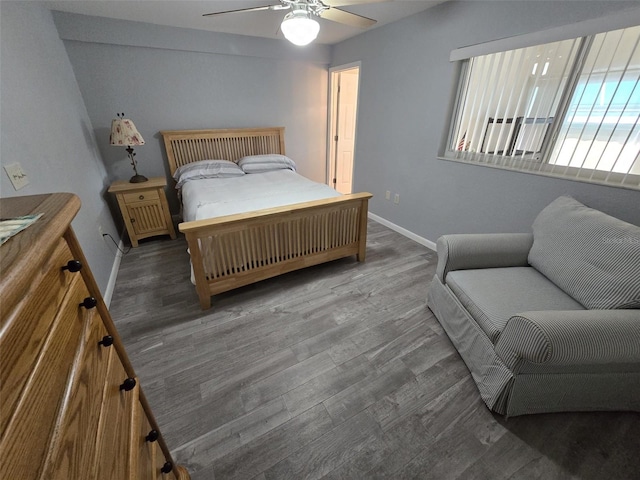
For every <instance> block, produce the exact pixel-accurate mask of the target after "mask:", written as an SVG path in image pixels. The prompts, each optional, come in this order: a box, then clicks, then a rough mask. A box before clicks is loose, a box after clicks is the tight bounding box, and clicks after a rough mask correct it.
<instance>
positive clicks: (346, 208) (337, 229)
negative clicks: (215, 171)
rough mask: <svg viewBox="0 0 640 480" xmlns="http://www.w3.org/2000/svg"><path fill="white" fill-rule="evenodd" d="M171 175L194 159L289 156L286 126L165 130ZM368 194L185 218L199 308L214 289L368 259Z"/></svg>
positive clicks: (181, 227) (207, 302) (182, 226)
mask: <svg viewBox="0 0 640 480" xmlns="http://www.w3.org/2000/svg"><path fill="white" fill-rule="evenodd" d="M160 133H161V134H162V137H163V138H164V144H165V148H166V151H167V160H168V162H169V169H170V171H171V174H172V175H173V173H174V172H175V170H176V169H177V168H178V167H180V166H182V165H186V164H188V163H191V162H196V161H199V160H206V159H224V160H231V161H233V162H237V161H238V160H239V159H240V158H242V157H244V156H246V155H260V154H266V153H279V154H282V155H284V153H285V149H284V128H283V127H269V128H249V129H225V130H170V131H169V130H168V131H162V132H160ZM371 196H372V195H371V194H370V193H355V194H351V195H342V196H340V197H333V198H328V199H324V200H315V201H311V202H303V203H296V204H292V205H286V206H283V207H275V208H268V209H264V210H257V211H253V212H247V213H241V214H236V215H228V216H224V217H217V218H212V219H206V220H197V221H192V222H184V223H181V224H180V225H179V226H178V228H179V230H180V231H181V232H182V233H184V234H185V236H186V239H187V243H188V245H189V251H190V253H191V264H192V266H193V274H194V277H195V284H196V291H197V292H198V297H199V299H200V306H201V307H202V309H207V308H209V307H211V295H215V294H218V293H222V292H226V291H229V290H232V289H234V288H238V287H242V286H244V285H249V284H251V283H254V282H258V281H260V280H264V279H267V278H270V277H274V276H276V275H280V274H283V273H287V272H291V271H294V270H298V269H300V268H305V267H309V266H311V265H317V264H319V263H324V262H328V261H331V260H335V259H338V258H342V257H348V256H350V255H356V258H357V259H358V261H360V262H363V261H364V260H365V249H366V243H367V211H368V201H369V198H371Z"/></svg>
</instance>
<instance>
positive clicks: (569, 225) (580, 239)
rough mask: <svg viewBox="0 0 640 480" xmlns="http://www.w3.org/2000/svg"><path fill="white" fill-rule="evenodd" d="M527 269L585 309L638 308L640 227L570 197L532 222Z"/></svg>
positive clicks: (559, 199)
mask: <svg viewBox="0 0 640 480" xmlns="http://www.w3.org/2000/svg"><path fill="white" fill-rule="evenodd" d="M529 264H530V265H532V266H533V267H535V268H536V269H537V270H538V271H540V272H541V273H542V274H544V275H545V276H546V277H547V278H549V279H550V280H551V281H552V282H553V283H555V284H556V285H557V286H558V287H560V288H561V289H562V290H564V291H565V292H566V293H568V294H569V295H571V296H572V297H573V298H574V299H576V300H577V301H579V302H580V303H581V304H582V305H584V306H585V307H586V308H588V309H611V308H640V227H636V226H635V225H631V224H630V223H626V222H623V221H622V220H618V219H617V218H614V217H611V216H609V215H607V214H605V213H602V212H599V211H598V210H594V209H592V208H589V207H586V206H585V205H583V204H582V203H580V202H578V201H576V200H574V199H573V198H571V197H567V196H564V197H560V198H558V199H556V200H555V201H553V202H552V203H551V204H550V205H549V206H547V207H546V208H545V209H544V210H542V212H540V214H539V215H538V217H537V218H536V220H535V221H534V223H533V246H532V247H531V250H530V251H529Z"/></svg>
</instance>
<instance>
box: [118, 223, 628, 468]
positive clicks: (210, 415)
mask: <svg viewBox="0 0 640 480" xmlns="http://www.w3.org/2000/svg"><path fill="white" fill-rule="evenodd" d="M435 264H436V254H435V253H434V252H432V251H430V250H428V249H427V248H425V247H423V246H421V245H419V244H417V243H415V242H413V241H411V240H409V239H407V238H405V237H403V236H401V235H400V234H398V233H396V232H393V231H392V230H389V229H388V228H386V227H383V226H381V225H379V224H377V223H375V222H371V221H370V222H369V242H368V250H367V261H366V262H365V263H363V264H360V263H357V262H356V261H355V259H352V258H349V259H343V260H338V261H335V262H332V263H329V264H325V265H320V266H317V267H311V268H308V269H306V270H303V271H299V272H294V273H290V274H287V275H284V276H281V277H278V278H274V279H271V280H267V281H264V282H261V283H259V284H257V285H253V286H249V287H245V288H242V289H239V290H237V291H234V292H230V293H227V294H222V295H219V296H217V297H214V300H213V307H212V309H211V310H209V311H201V310H200V308H199V304H198V299H197V296H196V294H195V290H194V287H193V285H192V284H191V283H190V281H189V259H188V255H187V252H186V243H185V242H184V239H182V238H179V239H178V240H174V241H171V240H169V239H168V238H166V237H164V238H163V237H158V238H155V239H150V240H148V241H143V242H141V244H140V247H138V248H136V249H132V250H131V251H130V252H129V253H128V254H127V255H126V256H125V257H124V258H123V261H122V264H121V267H120V272H119V274H118V280H117V282H116V288H115V292H114V296H113V300H112V303H111V312H112V314H113V317H114V319H115V320H116V324H117V326H118V328H119V331H120V333H121V335H122V337H123V340H124V343H125V345H126V347H127V350H128V353H129V355H130V357H131V361H132V363H133V365H134V367H135V368H136V370H137V373H138V375H139V377H140V380H141V384H142V387H143V389H144V391H145V393H146V395H147V397H148V399H149V402H150V403H151V406H152V408H153V410H154V413H155V415H156V417H157V420H158V422H159V423H160V426H161V428H162V431H163V434H164V436H165V438H166V440H167V442H168V444H169V446H170V448H172V452H173V454H174V456H175V459H176V461H178V462H180V463H182V464H184V465H185V466H186V467H187V468H188V469H189V471H190V473H191V475H192V479H193V480H213V479H214V478H215V479H216V480H223V479H230V478H246V479H251V478H256V479H262V480H266V479H294V480H302V479H320V478H323V479H376V478H387V479H405V478H419V479H431V478H433V479H481V480H489V479H507V478H509V479H545V480H552V479H571V478H576V479H577V478H580V479H605V480H613V479H621V480H622V479H624V480H627V479H629V480H630V479H639V478H640V414H636V413H611V412H609V413H607V412H596V413H563V414H546V415H530V416H522V417H513V418H509V419H505V418H504V417H502V416H499V415H495V414H492V413H491V412H489V411H488V410H487V408H486V407H485V405H484V404H483V403H482V401H481V399H480V396H479V395H478V391H477V390H476V387H475V384H474V383H473V381H472V380H471V377H470V375H469V372H468V370H467V368H466V366H465V364H464V363H463V361H462V360H461V359H460V357H459V356H458V354H457V352H456V351H455V349H454V348H453V346H452V345H451V343H450V342H449V340H448V338H447V336H446V334H445V333H444V332H443V330H442V328H441V327H440V325H439V323H438V321H437V320H436V319H435V317H434V316H433V314H432V313H431V312H430V310H429V309H428V308H427V306H426V293H427V289H428V286H429V281H430V279H431V277H432V276H433V274H434V271H435Z"/></svg>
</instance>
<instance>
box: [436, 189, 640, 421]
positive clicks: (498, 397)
mask: <svg viewBox="0 0 640 480" xmlns="http://www.w3.org/2000/svg"><path fill="white" fill-rule="evenodd" d="M532 230H533V233H523V234H471V235H445V236H443V237H441V238H439V239H438V266H437V270H436V275H435V277H434V278H433V281H432V283H431V286H430V288H429V293H428V306H429V308H431V310H432V311H433V312H434V314H435V315H436V317H437V318H438V320H439V321H440V323H441V324H442V326H443V328H444V330H445V331H446V332H447V335H448V336H449V338H450V339H451V341H452V342H453V344H454V345H455V347H456V348H457V350H458V352H459V353H460V355H461V357H462V358H463V360H464V361H465V363H466V364H467V367H468V368H469V370H470V371H471V375H472V376H473V379H474V380H475V382H476V384H477V386H478V389H479V391H480V395H481V397H482V399H483V400H484V402H485V403H486V404H487V406H488V407H489V408H490V409H491V410H493V411H495V412H498V413H501V414H505V415H508V416H515V415H523V414H529V413H542V412H560V411H586V410H633V411H640V228H639V227H637V226H635V225H631V224H629V223H626V222H623V221H621V220H618V219H616V218H614V217H611V216H609V215H606V214H604V213H602V212H599V211H597V210H593V209H591V208H588V207H586V206H585V205H583V204H581V203H580V202H578V201H576V200H574V199H573V198H571V197H560V198H558V199H557V200H555V201H554V202H552V203H551V204H550V205H549V206H547V207H546V208H545V209H544V210H543V211H542V212H541V213H540V214H539V215H538V217H537V218H536V220H535V222H534V223H533V228H532Z"/></svg>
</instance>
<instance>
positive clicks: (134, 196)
mask: <svg viewBox="0 0 640 480" xmlns="http://www.w3.org/2000/svg"><path fill="white" fill-rule="evenodd" d="M122 196H123V197H124V201H125V203H126V204H130V203H135V202H148V201H152V200H159V199H160V194H158V190H146V191H144V192H135V193H123V194H122Z"/></svg>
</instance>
